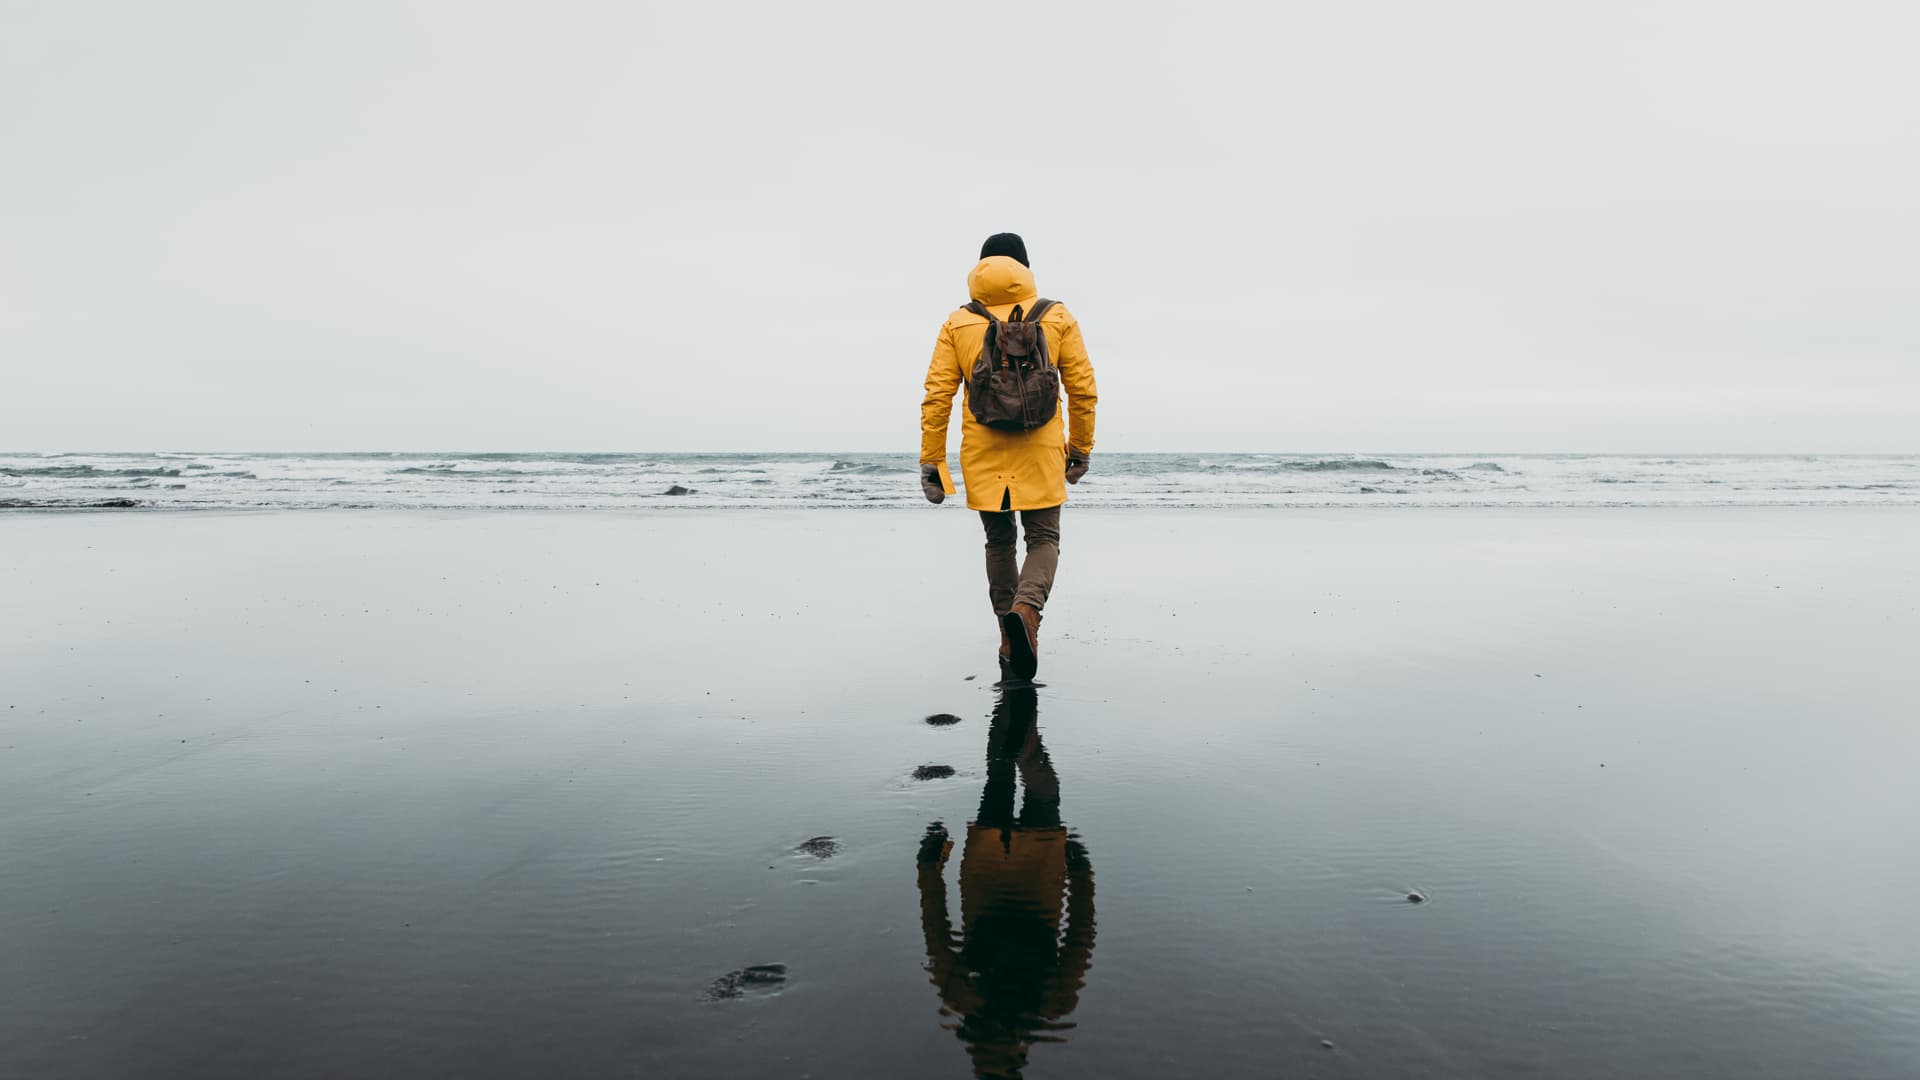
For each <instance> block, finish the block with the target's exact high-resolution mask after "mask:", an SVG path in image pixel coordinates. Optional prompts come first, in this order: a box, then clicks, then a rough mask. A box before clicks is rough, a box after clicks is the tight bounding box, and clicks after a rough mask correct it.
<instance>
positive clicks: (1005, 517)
mask: <svg viewBox="0 0 1920 1080" xmlns="http://www.w3.org/2000/svg"><path fill="white" fill-rule="evenodd" d="M1019 514H1020V524H1021V525H1022V526H1024V528H1025V530H1026V534H1027V562H1026V565H1025V566H1022V565H1021V564H1020V562H1019V561H1018V559H1017V558H1016V556H1015V554H1014V550H1013V546H1014V541H1015V540H1017V539H1019V537H1018V536H1017V535H1016V533H1015V531H1014V527H1013V515H1014V511H1011V510H999V511H995V510H982V511H980V521H981V523H982V524H983V525H985V526H986V527H987V599H989V600H991V601H993V613H994V614H995V615H1005V614H1006V613H1007V610H1008V609H1009V608H1011V607H1013V605H1014V604H1029V605H1032V607H1033V609H1034V610H1035V611H1039V610H1041V609H1042V608H1045V607H1046V606H1047V594H1048V593H1049V592H1052V591H1053V572H1054V570H1055V569H1057V568H1058V567H1059V565H1060V508H1059V507H1057V506H1049V507H1047V508H1046V509H1045V510H1022V511H1019Z"/></svg>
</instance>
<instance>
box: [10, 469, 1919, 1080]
mask: <svg viewBox="0 0 1920 1080" xmlns="http://www.w3.org/2000/svg"><path fill="white" fill-rule="evenodd" d="M977 532H978V527H977V525H976V524H975V523H974V522H973V521H972V520H971V519H970V518H969V517H968V516H967V515H965V514H964V513H962V512H959V511H958V510H957V508H952V507H947V508H942V509H940V510H937V511H936V510H932V509H929V510H927V511H925V512H920V513H909V512H877V513H859V512H822V513H815V514H807V513H793V514H787V513H776V512H752V513H712V514H708V513H671V514H669V513H661V514H636V515H619V514H566V513H517V514H496V515H487V514H477V515H454V514H426V513H354V512H324V513H273V514H256V515H246V514H212V513H208V514H107V513H102V514H68V515H41V514H7V515H4V516H0V598H4V616H3V617H0V1076H5V1077H16V1076H18V1077H43V1076H51V1077H69V1076H78V1077H95V1076H98V1077H173V1076H196V1077H279V1076H287V1077H332V1076H420V1075H464V1076H484V1077H492V1076H532V1075H548V1076H557V1075H579V1076H660V1077H667V1076H675V1077H678V1076H687V1077H740V1076H755V1077H758V1076H766V1077H800V1076H809V1075H810V1076H814V1077H841V1076H889V1077H891V1076H930V1077H938V1076H953V1077H962V1076H966V1075H968V1074H969V1073H970V1071H971V1068H972V1065H973V1064H974V1063H976V1062H977V1063H979V1065H980V1067H981V1068H982V1069H983V1070H984V1071H986V1072H988V1073H992V1072H995V1071H999V1072H1006V1071H1008V1070H1009V1069H1010V1068H1011V1067H1013V1066H1015V1065H1016V1064H1018V1063H1019V1062H1020V1061H1021V1060H1022V1059H1024V1060H1025V1061H1026V1067H1025V1071H1024V1075H1027V1076H1032V1077H1048V1076H1072V1077H1106V1076H1152V1077H1166V1076H1207V1077H1214V1076H1270V1075H1288V1076H1293V1075H1299V1076H1329V1077H1387V1076H1391V1077H1400V1076H1449V1077H1451V1076H1460V1077H1527V1076H1568V1077H1589V1076H1592V1077H1601V1076H1609V1077H1610V1076H1634V1077H1697V1076H1741V1077H1808V1076H1834V1077H1841V1076H1844V1077H1869V1078H1871V1077H1889V1078H1891V1077H1910V1076H1913V1075H1916V1073H1917V1072H1920V920H1916V919H1915V917H1914V914H1913V913H1914V911H1915V910H1916V907H1920V859H1917V858H1916V857H1915V855H1914V852H1915V851H1916V850H1920V794H1916V791H1920V786H1917V785H1915V783H1914V781H1913V776H1914V764H1913V763H1914V762H1915V760H1916V759H1917V758H1920V723H1916V722H1915V718H1916V717H1920V679H1916V677H1915V671H1916V667H1915V664H1916V661H1915V655H1916V652H1920V648H1917V647H1920V559H1917V558H1916V557H1915V556H1914V553H1915V552H1916V551H1920V513H1916V512H1912V511H1905V510H1885V511H1865V510H1823V511H1746V510H1715V511H1653V510H1628V511H1582V512H1553V511H1522V512H1512V511H1447V512H1418V511H1388V512H1368V511H1352V512H1333V513H1305V512H1275V511H1269V512H1257V513H1247V514H1235V513H1228V512H1219V511H1205V512H1191V513H1161V512H1151V513H1147V512H1106V513H1102V512H1093V511H1087V512H1076V511H1074V510H1072V509H1071V508H1070V509H1069V512H1068V515H1067V517H1066V520H1065V527H1064V530H1063V532H1064V550H1063V561H1062V568H1061V572H1060V577H1059V583H1058V587H1057V592H1056V598H1055V603H1054V605H1053V606H1052V608H1051V609H1050V610H1049V612H1048V618H1047V623H1046V627H1045V650H1044V653H1043V658H1042V659H1043V666H1042V674H1041V682H1042V683H1043V684H1044V685H1043V686H1041V687H1040V688H1039V689H1037V690H1036V691H1031V692H1028V693H1024V694H1022V693H1015V694H1001V693H997V692H996V690H995V688H994V686H993V678H994V671H993V663H992V652H993V648H994V645H995V643H996V640H997V639H996V637H995V631H994V626H993V623H992V622H991V616H990V615H988V614H987V613H986V611H985V600H984V585H983V583H982V582H981V581H980V580H978V579H979V567H978V562H979V538H978V536H977ZM968 676H975V678H973V679H972V680H971V681H968V678H967V677H968ZM940 714H952V715H954V716H957V717H959V718H960V720H959V722H958V723H951V724H930V723H929V722H928V718H929V717H936V716H939V715H940ZM942 765H944V766H950V767H951V768H953V769H954V770H955V772H954V775H952V776H950V777H936V778H931V779H923V780H916V779H915V778H914V775H915V771H916V770H920V769H923V767H925V766H942ZM933 772H935V773H938V772H939V770H938V769H935V770H933ZM936 822H937V823H939V828H937V829H930V826H932V825H933V824H934V823H936ZM943 841H944V842H943ZM1416 892H1417V893H1418V894H1419V895H1421V896H1423V897H1425V898H1426V900H1425V902H1423V903H1412V902H1410V901H1409V900H1408V895H1409V894H1410V893H1416ZM772 965H784V970H776V969H775V968H773V967H772ZM943 1009H945V1012H944V1013H943V1011H942V1010H943Z"/></svg>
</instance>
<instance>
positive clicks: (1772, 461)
mask: <svg viewBox="0 0 1920 1080" xmlns="http://www.w3.org/2000/svg"><path fill="white" fill-rule="evenodd" d="M915 471H916V470H915V461H914V459H913V457H912V456H910V455H905V454H398V453H367V454H238V453H206V454H196V453H182V452H172V451H169V452H158V453H142V454H88V453H73V454H0V507H9V508H20V507H81V506H96V505H128V506H132V507H140V508H155V509H192V508H219V509H234V508H255V507H258V508H288V509H306V508H325V507H392V508H408V507H415V508H441V509H521V508H597V507H648V508H652V507H657V508H662V509H677V508H688V507H705V508H741V509H751V508H795V507H910V506H916V505H920V503H921V496H920V488H919V484H918V481H917V478H916V475H915ZM676 488H677V489H684V490H685V491H686V493H685V494H679V495H670V494H668V492H669V491H670V490H673V489H676ZM1072 495H1073V499H1074V502H1075V503H1076V504H1079V505H1084V506H1107V507H1165V506H1194V507H1334V506H1407V507H1414V506H1441V507H1444V506H1453V507H1474V506H1486V507H1502V506H1511V507H1520V506H1794V505H1920V455H1819V456H1815V455H1791V456H1759V455H1710V456H1662V455H1593V454H1102V455H1099V456H1098V457H1097V458H1096V462H1095V466H1094V471H1093V472H1092V474H1091V475H1089V476H1088V478H1087V479H1086V481H1085V482H1083V483H1082V484H1081V485H1080V486H1079V487H1077V488H1074V489H1073V492H1072Z"/></svg>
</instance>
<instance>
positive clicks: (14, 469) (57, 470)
mask: <svg viewBox="0 0 1920 1080" xmlns="http://www.w3.org/2000/svg"><path fill="white" fill-rule="evenodd" d="M179 475H180V470H179V469H96V468H94V467H93V466H92V465H48V466H44V467H41V468H21V467H20V466H17V465H0V476H45V477H49V478H53V479H66V480H71V479H75V478H78V477H83V476H98V477H105V478H109V479H117V478H120V477H131V476H147V477H152V476H179Z"/></svg>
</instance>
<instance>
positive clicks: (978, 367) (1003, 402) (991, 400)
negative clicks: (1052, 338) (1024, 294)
mask: <svg viewBox="0 0 1920 1080" xmlns="http://www.w3.org/2000/svg"><path fill="white" fill-rule="evenodd" d="M1052 306H1053V301H1051V300H1036V301H1034V305H1033V310H1032V311H1029V312H1027V313H1026V317H1025V318H1022V317H1021V315H1020V308H1019V306H1018V305H1016V306H1015V307H1014V309H1013V314H1012V317H1011V318H1009V319H1008V320H1007V321H1006V322H1001V321H1000V320H998V319H996V318H994V317H993V313H992V312H990V311H988V310H987V308H986V305H985V304H982V303H981V302H980V301H978V300H975V301H973V302H972V303H969V304H968V305H967V307H966V310H968V311H971V312H973V313H974V314H975V315H979V316H981V317H982V318H984V319H986V320H987V336H986V340H985V341H984V342H983V343H982V344H981V346H980V355H979V357H977V358H976V359H975V360H974V362H973V371H972V373H971V374H969V375H968V376H967V408H968V409H970V410H972V412H973V418H974V419H975V420H978V421H980V422H981V423H982V424H985V425H986V426H988V427H990V428H997V429H999V430H1001V431H1032V430H1033V429H1034V428H1037V427H1040V426H1042V425H1043V424H1045V423H1046V422H1047V421H1049V420H1052V419H1053V414H1054V413H1056V412H1058V411H1060V369H1059V368H1057V367H1055V366H1054V365H1053V360H1052V358H1050V357H1049V356H1048V355H1047V332H1046V331H1045V330H1044V329H1042V328H1041V326H1040V317H1041V316H1042V315H1045V314H1046V313H1047V309H1048V308H1050V307H1052Z"/></svg>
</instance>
